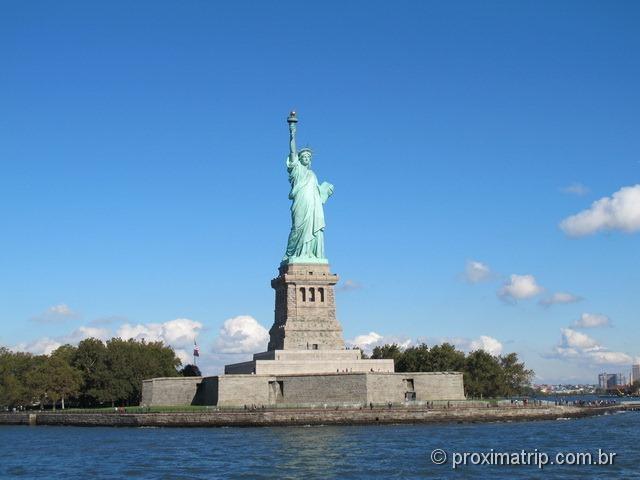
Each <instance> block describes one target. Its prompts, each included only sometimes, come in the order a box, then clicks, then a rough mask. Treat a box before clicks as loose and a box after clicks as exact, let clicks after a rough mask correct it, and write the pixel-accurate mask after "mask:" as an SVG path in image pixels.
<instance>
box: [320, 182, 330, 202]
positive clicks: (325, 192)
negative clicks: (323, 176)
mask: <svg viewBox="0 0 640 480" xmlns="http://www.w3.org/2000/svg"><path fill="white" fill-rule="evenodd" d="M331 195H333V184H331V183H329V182H322V185H320V199H321V200H322V203H324V202H326V201H327V199H328V198H329V197H330V196H331Z"/></svg>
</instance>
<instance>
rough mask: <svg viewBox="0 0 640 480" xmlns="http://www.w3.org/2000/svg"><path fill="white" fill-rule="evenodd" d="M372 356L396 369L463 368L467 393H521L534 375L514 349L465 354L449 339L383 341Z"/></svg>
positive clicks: (437, 369)
mask: <svg viewBox="0 0 640 480" xmlns="http://www.w3.org/2000/svg"><path fill="white" fill-rule="evenodd" d="M371 358H392V359H393V360H394V361H395V366H396V371H398V372H446V371H449V372H452V371H453V372H462V373H463V374H464V385H465V389H466V392H467V394H468V395H470V396H477V397H480V396H482V397H495V396H512V395H522V394H524V393H526V392H527V391H529V390H530V385H531V381H532V379H533V375H534V372H533V370H527V369H526V368H525V365H524V363H523V362H520V361H518V355H517V354H516V353H509V354H507V355H504V356H500V357H498V356H495V355H491V354H490V353H488V352H486V351H484V350H477V351H474V352H471V353H469V354H467V355H465V354H464V352H461V351H460V350H456V348H455V346H453V345H451V344H449V343H443V344H442V345H435V346H433V347H431V348H429V347H428V346H427V345H426V344H424V343H423V344H420V345H417V346H414V347H409V348H406V349H402V348H401V347H399V346H398V345H396V344H391V345H383V346H379V347H376V348H374V349H373V354H372V355H371Z"/></svg>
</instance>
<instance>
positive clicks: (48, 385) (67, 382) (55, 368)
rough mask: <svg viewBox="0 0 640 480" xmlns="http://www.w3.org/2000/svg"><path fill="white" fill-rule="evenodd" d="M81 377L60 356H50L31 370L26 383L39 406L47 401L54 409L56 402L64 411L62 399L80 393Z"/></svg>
mask: <svg viewBox="0 0 640 480" xmlns="http://www.w3.org/2000/svg"><path fill="white" fill-rule="evenodd" d="M81 382H82V375H81V374H80V372H79V371H78V370H76V369H75V368H73V367H72V366H71V365H69V363H68V362H67V361H65V359H64V357H63V356H62V355H51V356H50V357H49V358H45V359H43V361H42V362H41V363H40V364H39V365H37V366H36V367H35V368H34V369H32V370H31V371H30V372H29V374H28V376H27V383H28V384H29V385H30V387H31V389H32V390H33V391H34V392H35V394H36V398H37V399H38V400H39V402H40V404H41V405H43V404H44V400H45V399H47V400H48V401H50V402H51V404H52V405H53V409H54V410H55V409H56V404H57V402H58V400H60V401H61V403H62V408H63V409H64V399H65V397H67V398H68V397H69V396H71V395H77V394H78V392H79V391H80V385H81Z"/></svg>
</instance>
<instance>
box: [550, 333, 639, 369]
mask: <svg viewBox="0 0 640 480" xmlns="http://www.w3.org/2000/svg"><path fill="white" fill-rule="evenodd" d="M560 331H561V333H562V340H561V342H560V345H558V346H557V347H556V349H555V353H556V356H558V357H560V358H565V359H570V360H573V361H575V362H578V363H583V364H591V365H594V364H596V365H630V364H631V362H632V361H633V358H632V357H631V356H630V355H628V354H626V353H624V352H612V351H610V350H609V349H607V348H605V347H603V346H602V345H600V344H599V343H598V342H597V341H596V340H594V339H593V338H591V337H590V336H588V335H586V334H584V333H582V332H578V331H576V330H573V329H571V328H562V329H560Z"/></svg>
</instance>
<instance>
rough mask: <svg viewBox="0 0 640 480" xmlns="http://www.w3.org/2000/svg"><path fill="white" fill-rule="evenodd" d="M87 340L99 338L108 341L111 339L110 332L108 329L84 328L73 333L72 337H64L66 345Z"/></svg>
mask: <svg viewBox="0 0 640 480" xmlns="http://www.w3.org/2000/svg"><path fill="white" fill-rule="evenodd" d="M86 338H98V339H100V340H107V339H108V338H109V330H107V329H106V328H98V327H87V326H82V327H79V328H77V329H76V330H74V331H73V332H71V334H70V335H67V336H66V337H62V339H63V341H64V343H72V344H75V343H78V342H80V341H81V340H84V339H86Z"/></svg>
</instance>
